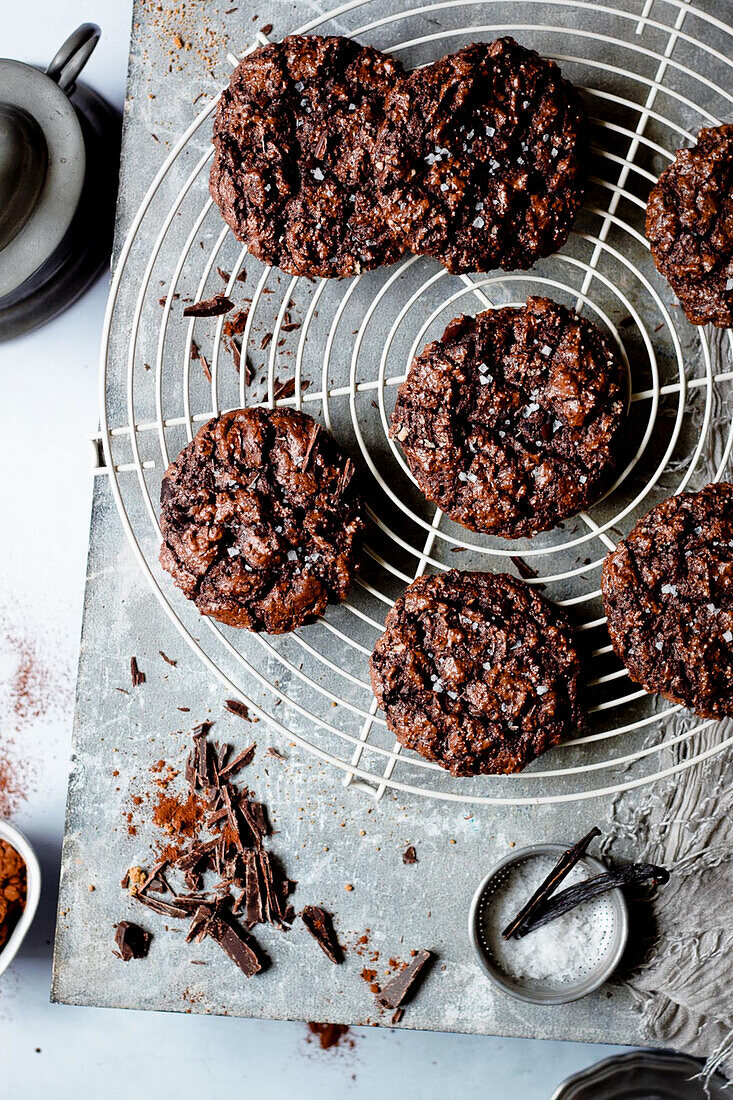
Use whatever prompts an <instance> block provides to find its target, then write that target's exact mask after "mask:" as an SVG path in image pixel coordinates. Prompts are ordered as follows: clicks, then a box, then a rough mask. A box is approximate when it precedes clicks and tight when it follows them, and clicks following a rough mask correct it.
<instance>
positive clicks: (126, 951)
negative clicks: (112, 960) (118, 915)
mask: <svg viewBox="0 0 733 1100" xmlns="http://www.w3.org/2000/svg"><path fill="white" fill-rule="evenodd" d="M151 939H152V935H151V933H150V932H146V931H145V929H144V928H141V927H140V925H139V924H133V923H132V921H129V920H121V921H120V922H119V924H118V925H117V928H116V929H115V943H116V944H117V947H118V948H119V952H120V958H121V959H122V960H123V962H129V961H130V959H144V958H145V956H146V955H147V953H148V947H149V945H150V941H151Z"/></svg>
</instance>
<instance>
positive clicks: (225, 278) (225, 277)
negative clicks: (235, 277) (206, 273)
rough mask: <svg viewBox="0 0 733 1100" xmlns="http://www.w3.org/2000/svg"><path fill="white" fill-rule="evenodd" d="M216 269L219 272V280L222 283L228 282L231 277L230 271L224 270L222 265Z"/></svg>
mask: <svg viewBox="0 0 733 1100" xmlns="http://www.w3.org/2000/svg"><path fill="white" fill-rule="evenodd" d="M216 270H217V271H218V272H219V278H220V279H221V281H222V282H223V283H228V282H229V280H230V279H231V277H232V276H231V273H230V272H229V271H225V270H224V268H223V267H217V269H216Z"/></svg>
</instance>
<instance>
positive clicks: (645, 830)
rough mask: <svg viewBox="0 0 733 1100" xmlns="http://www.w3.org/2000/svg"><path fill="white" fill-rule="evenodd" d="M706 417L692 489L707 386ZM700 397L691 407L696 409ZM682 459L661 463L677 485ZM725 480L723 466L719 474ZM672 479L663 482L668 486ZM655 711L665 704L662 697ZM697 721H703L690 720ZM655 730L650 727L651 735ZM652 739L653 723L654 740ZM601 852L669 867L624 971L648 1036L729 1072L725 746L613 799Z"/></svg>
mask: <svg viewBox="0 0 733 1100" xmlns="http://www.w3.org/2000/svg"><path fill="white" fill-rule="evenodd" d="M709 339H710V342H711V345H712V347H711V352H712V368H713V372H717V371H721V370H726V369H730V365H729V363H728V364H726V359H727V358H728V351H727V348H728V345H727V334H726V333H723V332H722V331H717V332H715V333H712V334H711V335H710V336H709ZM713 391H714V397H713V406H712V414H713V418H712V425H711V428H710V432H709V437H708V441H707V443H706V446H705V457H704V459H701V461H700V463H699V464H698V467H697V468H696V470H695V476H694V478H693V480H692V482H691V488H699V487H700V486H702V485H704V484H705V483H706V482H708V481H711V480H712V479H713V477H714V476H715V474H716V472H717V471H718V469H719V466H720V463H721V461H722V458H723V456H724V452H725V446H726V441H727V438H728V433H729V431H730V428H731V410H730V408H727V407H726V405H725V403H724V402H723V401H722V400H721V398H720V395H719V393H718V392H717V388H716V387H713ZM701 412H702V408H701V403H700V402H697V405H696V407H693V410H692V416H693V418H698V419H699V417H700V415H701ZM685 465H686V462H685V461H682V462H679V463H676V464H675V465H674V467H670V468H669V469H668V471H667V473H668V474H671V475H672V480H674V482H675V483H676V484H678V483H679V471H680V469H681V468H684V467H685ZM726 478H727V479H728V480H731V479H732V478H731V471H730V467H729V468H728V469H726V470H724V471H723V475H722V479H723V480H725V479H726ZM676 484H670V489H671V490H672V491H673V490H674V488H675V487H676ZM657 705H658V706H659V708H660V709H663V708H666V706H667V704H665V703H664V701H663V700H660V701H659V703H658V704H657ZM691 722H695V720H694V719H692V718H691V716H690V715H689V714H688V713H687V712H684V711H683V712H681V713H677V714H674V715H673V716H672V717H671V718H670V720H669V721H668V722H666V724H665V734H666V739H667V740H669V739H671V738H673V737H674V736H675V735H676V734H678V733H681V732H682V731H683V730H684V729H686V728H689V726H690V723H691ZM697 724H701V723H700V720H697ZM731 737H733V721H731V720H726V721H724V722H716V723H713V724H712V725H711V726H710V727H709V728H707V729H703V730H701V731H699V732H696V733H695V734H694V735H693V736H692V737H691V738H689V739H687V740H684V741H682V742H681V743H680V744H678V745H673V746H671V747H669V748H665V749H664V750H663V751H662V752H661V753H660V754H659V763H660V767H662V768H664V767H667V766H670V765H672V764H673V763H681V762H683V761H684V760H686V759H691V758H692V757H693V756H696V755H699V754H700V753H704V752H705V751H706V750H707V749H709V748H712V747H713V746H715V745H719V744H720V743H721V742H722V741H724V740H726V739H728V738H731ZM654 738H655V735H654V734H653V733H652V734H650V741H651V740H652V739H654ZM658 738H659V729H658V727H657V733H656V739H658ZM603 849H604V851H605V852H606V853H608V854H609V855H611V856H613V855H614V853H616V854H620V853H621V852H623V854H624V856H626V857H628V855H629V853H633V858H634V859H640V860H648V861H649V862H652V863H661V864H662V865H663V866H665V867H667V868H668V869H669V870H670V871H671V872H672V879H671V881H670V883H669V884H668V885H667V886H666V887H665V888H664V889H661V890H660V891H659V892H658V895H657V897H656V899H655V902H654V917H655V921H656V934H655V937H654V942H653V943H652V944H651V947H650V950H649V952H648V953H647V957H646V960H645V962H644V963H643V964H642V965H641V966H640V968H639V969H638V970H637V971H636V972H635V973H634V974H633V975H632V978H631V988H632V990H633V992H634V994H635V996H636V998H637V999H638V1003H639V1007H640V1011H641V1015H642V1020H643V1025H644V1028H645V1030H646V1032H647V1034H648V1036H649V1038H650V1039H652V1040H654V1041H656V1042H660V1043H663V1044H664V1045H665V1046H669V1047H672V1048H674V1049H676V1050H680V1051H683V1052H685V1053H687V1054H691V1055H695V1056H697V1057H702V1058H704V1059H706V1060H707V1064H706V1075H709V1074H711V1073H712V1072H713V1071H714V1070H715V1069H718V1068H719V1069H721V1070H722V1072H723V1073H725V1074H726V1075H727V1076H728V1077H731V1078H733V747H729V748H727V749H726V750H724V751H723V752H722V753H721V754H719V755H715V756H713V757H712V758H711V759H709V760H707V761H705V762H703V763H699V764H695V765H693V766H692V767H690V768H689V769H688V770H686V771H682V772H678V773H677V774H675V775H673V776H671V777H670V778H668V779H664V780H659V781H657V783H656V784H654V785H651V786H650V787H649V788H648V789H647V790H646V794H645V797H644V798H642V799H641V800H639V799H638V794H637V799H636V806H635V807H634V808H632V807H631V806H630V800H627V799H626V797H625V796H624V795H620V796H617V798H616V799H615V802H614V826H613V829H612V831H611V834H610V835H609V836H608V838H607V839H606V841H605V842H604V844H603Z"/></svg>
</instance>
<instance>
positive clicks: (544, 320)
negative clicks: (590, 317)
mask: <svg viewBox="0 0 733 1100" xmlns="http://www.w3.org/2000/svg"><path fill="white" fill-rule="evenodd" d="M625 398H626V379H625V371H624V368H623V364H622V363H621V361H620V359H619V357H618V356H617V354H616V353H615V352H614V351H613V350H612V348H611V345H610V343H609V342H608V340H607V339H606V337H605V336H604V335H603V333H602V332H601V330H600V329H599V328H598V327H597V326H596V325H593V324H591V323H590V322H589V321H586V320H584V319H583V318H581V317H578V315H577V314H576V313H574V312H573V311H572V310H569V309H566V308H565V307H564V306H561V305H558V304H557V303H555V302H552V301H550V299H548V298H530V299H529V300H528V302H527V305H526V306H524V307H521V308H515V307H511V306H507V307H504V308H502V309H495V310H488V311H486V312H485V313H480V314H478V315H477V316H476V317H462V318H458V319H457V320H455V321H452V322H451V324H450V325H449V326H448V327H447V329H446V331H445V333H444V334H443V336H442V337H441V339H440V340H436V341H435V342H434V343H432V344H428V346H427V347H426V348H425V349H424V350H423V351H422V352H421V354H420V355H418V356H417V357H416V358H415V360H414V361H413V363H412V365H411V367H410V370H409V372H408V375H407V378H406V380H405V381H404V382H403V383H402V384H401V386H400V388H399V393H398V397H397V403H396V405H395V409H394V412H393V414H392V422H391V431H390V434H391V435H392V437H393V438H394V439H396V440H397V441H398V443H399V444H400V446H401V447H402V449H403V451H404V452H405V457H406V458H407V462H408V465H409V467H410V469H411V471H412V473H413V475H414V477H415V479H416V480H417V482H418V484H419V486H420V488H421V490H422V492H423V493H425V495H426V496H427V497H428V499H429V500H431V501H433V502H434V503H435V504H437V505H438V507H440V508H441V509H442V510H443V511H444V512H446V513H447V514H448V515H449V516H450V517H451V518H452V519H454V520H456V521H457V522H458V523H461V524H463V525H464V526H465V527H468V528H470V529H471V530H474V531H484V532H486V533H490V534H496V535H502V536H503V537H505V538H519V537H525V536H529V535H533V534H535V533H537V532H538V531H545V530H549V529H550V528H552V527H555V526H557V524H558V523H560V522H561V521H562V520H563V519H565V518H567V517H568V516H571V515H574V514H576V513H577V512H579V511H581V510H582V509H584V508H585V507H586V506H587V505H588V504H590V503H592V501H593V500H595V499H596V498H597V497H598V495H599V494H600V493H601V492H602V490H603V489H604V488H605V487H606V485H607V484H608V483H609V482H610V478H611V474H612V472H613V470H614V467H615V465H616V461H617V458H618V452H619V444H620V439H621V435H622V429H623V422H624V412H625Z"/></svg>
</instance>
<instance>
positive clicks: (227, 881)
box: [120, 722, 338, 977]
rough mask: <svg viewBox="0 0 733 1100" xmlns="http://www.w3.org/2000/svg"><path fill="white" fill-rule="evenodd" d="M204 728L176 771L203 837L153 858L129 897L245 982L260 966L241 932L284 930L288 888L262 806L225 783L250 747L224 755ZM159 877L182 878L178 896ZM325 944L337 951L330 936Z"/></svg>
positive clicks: (290, 913) (289, 913)
mask: <svg viewBox="0 0 733 1100" xmlns="http://www.w3.org/2000/svg"><path fill="white" fill-rule="evenodd" d="M211 725H212V724H211V722H202V723H201V724H200V725H198V726H196V727H195V729H194V730H193V746H192V748H191V751H190V752H189V754H188V758H187V760H186V765H185V771H184V774H185V778H186V781H187V782H188V785H189V787H190V789H191V792H192V793H193V794H194V795H195V796H196V797H197V798H198V799H200V800H201V802H202V803H203V805H204V807H205V813H204V814H203V816H202V821H203V824H202V831H203V830H205V831H206V833H208V835H206V836H201V835H197V836H196V837H194V838H193V839H189V840H187V841H186V843H185V846H184V847H183V848H182V849H181V850H179V852H178V854H177V855H175V854H174V855H170V856H168V857H167V858H165V859H161V860H159V861H158V862H157V863H156V864H155V865H154V866H153V867H152V868H151V870H150V871H149V873H148V874H147V875H146V877H145V878H144V879H143V881H142V882H140V883H139V885H137V886H136V888H135V889H134V891H133V893H132V897H133V898H134V899H135V901H137V902H138V903H139V904H140V905H144V906H145V907H146V908H147V909H150V910H151V911H152V912H154V913H157V914H158V915H159V916H162V917H170V918H173V919H177V920H185V919H189V920H190V921H191V926H190V928H189V931H188V935H187V936H186V941H187V942H188V943H192V942H193V943H200V942H201V940H203V939H204V937H206V936H209V937H210V938H211V939H213V940H214V941H215V942H216V943H218V944H219V946H220V947H221V948H222V950H223V951H224V952H225V953H226V954H227V955H228V956H229V958H230V959H231V960H232V962H234V963H235V964H236V965H237V966H238V967H239V969H240V970H241V971H242V973H243V974H245V975H246V976H247V977H251V976H252V975H253V974H256V973H257V972H258V971H259V970H261V969H262V962H261V959H260V956H259V953H258V950H257V945H256V944H255V942H254V940H253V939H252V937H251V936H250V934H249V933H250V931H251V929H252V928H253V927H254V926H255V925H257V924H263V923H268V924H272V925H274V926H275V927H276V928H279V929H282V930H283V931H287V929H288V928H289V926H290V925H291V924H292V922H293V920H294V919H295V911H294V909H293V907H292V905H290V903H289V902H288V897H289V895H290V894H291V893H292V891H293V890H294V889H295V885H296V884H295V883H294V882H292V881H291V880H290V879H288V878H286V877H285V876H284V875H282V874H281V873H280V872H279V870H278V867H277V865H276V863H275V862H274V860H273V858H272V855H271V854H270V852H268V850H267V849H266V848H265V846H264V840H265V837H267V836H269V835H270V833H271V829H270V823H269V821H268V817H267V810H266V808H265V806H264V805H263V804H262V803H260V802H255V801H254V800H253V799H252V798H250V792H249V790H248V789H247V788H246V787H244V788H236V787H234V786H233V785H232V782H231V780H232V778H233V777H234V776H235V775H236V774H237V773H238V772H239V771H240V770H241V769H242V768H244V767H246V765H248V764H249V763H251V761H252V759H253V757H254V753H255V745H254V744H252V745H249V746H248V747H247V748H246V749H243V750H242V751H241V752H240V753H238V754H236V755H235V756H232V755H231V746H229V745H220V744H218V743H217V742H214V741H210V740H209V739H208V734H209V731H210V729H211ZM166 872H169V873H175V874H176V875H178V876H180V877H182V879H183V882H184V883H185V886H186V891H176V890H174V888H173V887H172V886H171V885H170V883H169V881H168V879H167V877H166ZM207 873H211V874H213V875H214V876H215V877H216V880H217V881H216V882H215V884H214V885H213V886H212V887H211V888H205V887H204V875H205V874H207ZM123 881H124V880H123ZM240 915H241V916H240ZM242 917H243V919H241V918H242ZM237 918H240V919H237ZM123 923H125V922H123ZM333 941H334V943H336V946H337V947H338V944H337V941H336V939H335V936H333ZM120 950H122V948H120ZM123 957H124V956H123Z"/></svg>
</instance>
